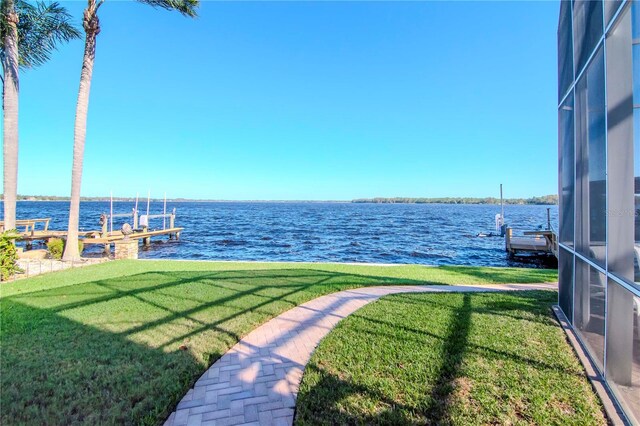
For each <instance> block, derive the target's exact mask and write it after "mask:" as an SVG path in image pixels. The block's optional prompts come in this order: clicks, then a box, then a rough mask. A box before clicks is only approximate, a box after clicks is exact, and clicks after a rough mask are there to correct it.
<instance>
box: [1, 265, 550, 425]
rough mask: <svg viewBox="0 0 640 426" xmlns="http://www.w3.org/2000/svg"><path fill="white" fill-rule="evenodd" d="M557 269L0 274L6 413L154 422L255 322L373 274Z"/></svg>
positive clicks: (271, 268) (507, 276) (527, 274)
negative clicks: (4, 277) (0, 278)
mask: <svg viewBox="0 0 640 426" xmlns="http://www.w3.org/2000/svg"><path fill="white" fill-rule="evenodd" d="M555 280H557V276H556V271H549V270H540V269H538V270H530V269H502V268H465V267H442V268H430V267H423V266H393V267H382V266H362V265H328V264H303V263H296V264H292V263H212V262H175V261H173V262H171V261H118V262H108V263H106V264H101V265H95V266H90V267H86V268H82V269H75V270H67V271H62V272H57V273H53V274H49V275H44V276H40V277H35V278H31V279H28V280H20V281H17V282H14V283H3V284H1V285H0V321H1V322H0V325H1V328H0V350H1V353H0V367H1V369H2V374H1V375H0V388H1V390H2V392H1V395H0V405H1V406H2V410H1V412H0V423H1V424H15V423H31V424H44V423H47V424H52V423H53V424H62V423H64V424H68V423H78V422H85V423H89V424H102V423H128V424H131V423H146V424H156V423H158V422H161V421H162V420H164V419H165V417H166V416H167V415H168V414H169V413H170V412H171V411H172V410H173V409H174V407H175V404H176V403H177V402H178V401H179V400H180V398H181V397H182V396H183V394H184V393H185V392H186V391H187V390H188V389H189V387H190V386H191V385H192V384H193V383H194V381H195V380H196V379H197V378H198V377H199V375H200V374H201V373H202V372H204V370H205V369H206V367H207V366H208V365H209V364H211V363H212V362H213V361H215V360H216V359H217V358H219V357H220V356H221V355H222V354H223V353H224V352H226V351H227V349H229V348H230V347H231V346H232V345H233V344H235V343H236V342H237V341H238V340H239V339H240V338H241V337H242V336H244V335H245V334H247V333H248V332H250V331H251V330H252V329H254V328H255V327H256V326H257V325H259V324H261V323H263V322H265V321H266V320H268V319H270V318H272V317H274V316H276V315H278V314H280V313H282V312H283V311H286V310H288V309H290V308H292V307H294V306H296V305H298V304H300V303H302V302H305V301H307V300H310V299H313V298H315V297H317V296H320V295H323V294H327V293H331V292H335V291H338V290H343V289H347V288H355V287H361V286H370V285H390V284H456V283H476V284H483V283H495V282H498V283H501V282H544V281H555Z"/></svg>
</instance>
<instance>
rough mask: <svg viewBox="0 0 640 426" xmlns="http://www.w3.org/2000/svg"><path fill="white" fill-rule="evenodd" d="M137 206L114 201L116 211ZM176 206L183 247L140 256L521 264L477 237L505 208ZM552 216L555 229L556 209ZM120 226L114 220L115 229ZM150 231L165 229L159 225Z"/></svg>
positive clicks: (42, 206) (62, 215)
mask: <svg viewBox="0 0 640 426" xmlns="http://www.w3.org/2000/svg"><path fill="white" fill-rule="evenodd" d="M133 206H134V203H132V202H116V203H114V213H126V212H129V211H131V209H132V208H133ZM174 207H175V208H176V210H177V217H176V226H180V227H184V228H185V230H184V232H183V233H182V235H181V240H180V242H173V241H172V242H169V241H167V240H166V238H157V239H155V240H154V243H153V244H152V246H151V248H150V249H149V250H145V251H141V252H140V257H141V258H156V259H169V258H171V259H209V260H268V261H333V262H378V263H420V264H427V265H453V264H456V265H492V266H507V265H517V263H514V262H513V261H510V260H508V259H507V256H506V254H505V252H504V240H503V239H502V238H499V237H486V238H480V237H477V234H478V233H480V232H483V233H489V232H495V229H494V224H495V214H496V213H499V211H500V206H486V205H436V204H353V203H267V202H258V203H249V202H248V203H240V202H228V203H224V202H222V203H220V202H217V203H214V202H206V203H197V202H177V203H167V210H170V209H173V208H174ZM140 210H142V212H143V213H144V210H146V203H141V204H140ZM108 211H109V204H108V203H107V202H83V203H82V204H81V217H80V224H81V228H82V229H83V230H97V229H99V224H98V220H99V218H100V214H101V213H104V212H108ZM150 213H151V214H157V213H162V203H152V204H151V209H150ZM67 214H68V203H67V202H27V201H22V202H18V218H35V217H51V219H52V221H51V225H50V229H65V228H66V225H67ZM551 215H552V223H553V224H554V226H556V225H557V215H558V209H557V207H556V206H553V207H552V209H551ZM505 216H506V220H507V223H508V224H510V225H513V226H515V227H518V228H523V229H537V228H538V227H539V226H546V223H547V206H506V207H505ZM128 221H129V223H131V218H129V219H128ZM122 223H124V221H115V219H114V229H119V228H120V226H121V225H122ZM150 226H151V228H158V229H161V228H162V226H163V225H162V219H155V220H152V221H151V223H150ZM167 226H168V222H167ZM94 250H95V251H96V252H98V251H99V250H98V249H97V248H95V249H94Z"/></svg>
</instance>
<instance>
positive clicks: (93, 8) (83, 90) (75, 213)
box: [62, 0, 199, 260]
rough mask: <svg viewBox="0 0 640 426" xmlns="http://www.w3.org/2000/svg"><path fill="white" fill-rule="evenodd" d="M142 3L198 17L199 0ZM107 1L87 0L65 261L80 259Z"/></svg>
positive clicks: (141, 0)
mask: <svg viewBox="0 0 640 426" xmlns="http://www.w3.org/2000/svg"><path fill="white" fill-rule="evenodd" d="M138 1H140V2H141V3H145V4H148V5H150V6H153V7H159V8H162V9H167V10H176V11H178V12H180V13H181V14H183V15H185V16H189V17H195V16H196V8H197V7H198V2H199V0H138ZM104 2H105V0H87V8H86V9H85V10H84V19H83V22H82V26H83V27H84V31H85V44H84V57H83V58H82V71H81V72H80V89H79V90H78V102H77V104H76V122H75V127H74V133H73V166H72V169H71V202H70V205H69V227H68V231H67V244H66V246H65V249H64V255H63V256H62V258H63V260H79V259H80V253H79V250H78V223H79V221H80V184H81V182H82V161H83V159H84V144H85V139H86V134H87V111H88V109H89V92H90V90H91V75H92V73H93V62H94V60H95V57H96V38H97V35H98V33H99V32H100V20H99V19H98V9H100V6H102V5H103V4H104Z"/></svg>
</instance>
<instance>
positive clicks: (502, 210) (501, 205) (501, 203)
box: [500, 184, 504, 224]
mask: <svg viewBox="0 0 640 426" xmlns="http://www.w3.org/2000/svg"><path fill="white" fill-rule="evenodd" d="M500 215H501V216H502V223H503V224H504V203H503V202H502V184H500Z"/></svg>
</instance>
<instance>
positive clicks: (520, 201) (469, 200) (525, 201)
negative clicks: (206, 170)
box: [0, 195, 558, 205]
mask: <svg viewBox="0 0 640 426" xmlns="http://www.w3.org/2000/svg"><path fill="white" fill-rule="evenodd" d="M0 201H3V199H2V198H0ZM18 201H33V202H43V201H46V202H51V201H55V202H69V197H57V196H46V195H39V196H27V195H20V196H18ZM80 201H83V202H109V201H110V198H109V197H81V198H80ZM113 201H117V202H135V201H136V199H135V198H134V197H114V198H113ZM146 201H147V199H146V198H143V197H140V198H139V199H138V202H140V203H143V202H146ZM151 201H152V202H154V203H158V202H163V201H164V199H162V198H152V199H151ZM167 202H171V203H181V202H188V203H283V204H286V203H299V204H300V203H308V204H313V203H336V204H351V203H356V204H474V205H482V204H486V205H498V204H500V199H499V198H494V197H486V198H476V197H446V198H404V197H395V198H383V197H377V198H359V199H354V200H194V199H188V198H167ZM504 203H505V204H507V205H557V204H558V196H557V195H545V196H542V197H531V198H506V199H504Z"/></svg>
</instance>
